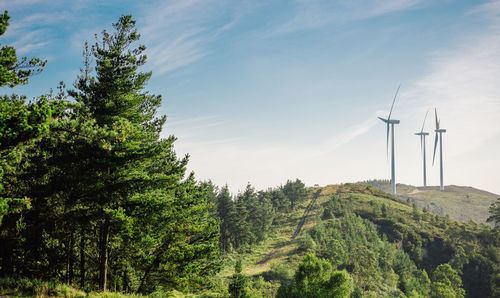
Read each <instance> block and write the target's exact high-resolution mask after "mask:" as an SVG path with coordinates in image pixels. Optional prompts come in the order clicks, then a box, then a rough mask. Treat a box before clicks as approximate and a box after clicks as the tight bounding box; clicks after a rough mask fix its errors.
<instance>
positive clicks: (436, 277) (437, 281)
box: [431, 264, 465, 298]
mask: <svg viewBox="0 0 500 298" xmlns="http://www.w3.org/2000/svg"><path fill="white" fill-rule="evenodd" d="M431 288H432V297H457V298H460V297H465V291H464V289H462V280H461V279H460V276H458V274H457V272H456V271H455V270H453V268H451V266H450V265H449V264H441V265H439V266H438V267H437V268H436V270H434V273H433V274H432V285H431Z"/></svg>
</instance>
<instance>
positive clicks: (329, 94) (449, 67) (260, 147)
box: [0, 0, 500, 193]
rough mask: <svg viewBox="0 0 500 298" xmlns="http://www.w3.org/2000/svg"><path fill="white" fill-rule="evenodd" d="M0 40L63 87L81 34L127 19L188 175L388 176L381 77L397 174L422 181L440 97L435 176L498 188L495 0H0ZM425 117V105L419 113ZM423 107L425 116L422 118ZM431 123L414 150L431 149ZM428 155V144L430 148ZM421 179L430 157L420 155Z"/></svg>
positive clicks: (499, 44)
mask: <svg viewBox="0 0 500 298" xmlns="http://www.w3.org/2000/svg"><path fill="white" fill-rule="evenodd" d="M0 7H1V8H2V9H7V10H9V13H10V15H11V22H10V23H11V26H9V28H8V30H7V32H6V34H5V35H4V36H2V38H1V39H0V42H1V43H2V44H11V45H14V46H15V47H16V48H17V49H18V53H19V54H21V55H26V56H37V57H41V58H45V59H47V60H48V65H47V68H46V69H45V71H44V72H43V73H41V74H39V75H37V76H35V77H33V78H32V80H31V81H30V84H29V85H27V86H22V87H16V88H14V89H8V88H2V90H0V93H12V92H16V93H21V94H26V95H27V96H28V97H29V98H32V97H35V96H37V95H39V94H42V93H46V92H47V91H48V90H49V89H50V88H55V87H56V86H57V83H58V82H59V81H61V80H64V81H65V82H66V84H67V85H68V86H71V84H72V83H73V81H74V80H75V78H76V76H77V75H78V73H79V68H80V67H81V65H82V62H81V61H82V57H81V52H82V49H83V48H82V46H83V43H84V41H85V40H89V41H90V42H92V41H93V40H94V38H93V35H94V34H95V33H99V32H101V31H102V30H103V29H110V27H111V23H113V22H115V21H116V20H117V19H118V17H119V16H120V15H121V14H127V13H131V14H132V15H133V16H134V18H135V19H136V20H137V26H138V30H139V32H140V33H141V35H142V38H141V42H142V43H144V44H145V45H146V46H147V47H148V52H147V54H148V58H149V59H148V63H147V65H146V66H145V67H144V71H147V70H152V71H153V77H152V79H151V80H150V82H149V84H148V87H147V89H148V90H149V91H151V92H152V93H156V94H161V95H162V96H163V105H162V107H161V113H163V114H167V116H168V120H167V124H166V126H165V128H164V135H165V136H167V135H170V134H174V135H175V136H177V137H178V140H177V142H176V145H175V148H176V151H177V152H178V153H179V155H183V154H186V153H189V154H190V156H191V157H190V164H189V169H190V170H193V171H195V173H196V176H197V177H198V178H199V179H202V180H204V179H212V180H213V181H214V182H215V183H216V184H218V185H223V184H226V183H227V184H228V185H229V186H230V188H231V190H233V191H235V192H236V191H238V190H241V189H243V188H244V187H245V186H246V184H247V183H248V182H250V183H252V184H253V185H255V186H257V187H258V188H266V187H269V186H276V185H279V184H281V183H283V182H285V181H286V179H288V178H300V179H302V180H303V181H304V182H306V184H308V185H312V184H315V183H318V184H320V185H326V184H333V183H341V182H351V181H359V180H365V179H371V178H387V179H388V178H389V177H390V165H389V164H388V163H387V160H386V152H385V150H386V148H385V126H384V124H383V123H382V122H381V121H379V120H378V119H377V118H376V116H386V115H387V113H388V110H389V108H390V104H391V100H392V97H393V95H394V92H395V90H396V88H397V86H398V85H399V84H402V87H401V91H400V95H399V97H398V101H397V102H396V106H395V108H394V112H393V117H395V118H397V119H400V120H401V124H400V125H399V126H397V127H396V180H397V182H402V183H408V184H412V185H420V184H421V183H422V178H421V176H422V173H421V172H422V169H421V167H422V166H421V156H420V141H419V139H418V137H417V136H415V135H413V133H414V132H416V131H418V130H419V129H420V127H421V125H422V120H423V118H424V115H425V112H426V111H427V109H428V108H434V107H437V108H438V113H439V116H440V118H441V125H442V127H444V128H446V129H448V132H447V133H446V134H445V135H444V143H443V146H444V164H445V184H457V185H470V186H474V187H479V188H483V189H486V190H489V191H492V192H496V193H500V182H499V179H498V177H499V176H498V172H499V169H500V155H499V154H498V152H500V117H499V115H500V84H499V83H498V81H499V79H500V1H453V0H442V1H436V0H392V1H391V0H365V1H361V0H350V1H348V0H338V1H333V0H332V1H315V0H297V1H273V0H271V1H229V0H227V1H225V0H213V1H211V0H183V1H97V0H95V1H92V0H88V1H83V0H81V1H60V0H52V1H42V0H38V1H37V0H16V1H10V0H0ZM430 120H432V119H430ZM433 127H434V123H433V121H428V122H427V123H426V130H427V131H432V129H433ZM432 137H433V136H432V135H431V138H429V139H428V147H427V151H428V152H432ZM430 157H431V156H429V155H428V160H430V159H431V158H430ZM428 166H429V167H428V182H429V183H430V184H432V185H437V184H438V183H439V168H438V167H437V163H436V166H434V167H430V163H429V164H428Z"/></svg>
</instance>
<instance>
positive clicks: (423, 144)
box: [415, 110, 429, 187]
mask: <svg viewBox="0 0 500 298" xmlns="http://www.w3.org/2000/svg"><path fill="white" fill-rule="evenodd" d="M428 114H429V110H427V113H425V117H424V123H422V129H421V130H420V132H417V133H415V135H417V136H420V150H421V151H422V157H423V159H424V187H425V186H427V174H426V163H425V137H426V136H428V135H429V133H428V132H424V126H425V120H426V119H427V115H428Z"/></svg>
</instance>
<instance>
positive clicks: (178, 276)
mask: <svg viewBox="0 0 500 298" xmlns="http://www.w3.org/2000/svg"><path fill="white" fill-rule="evenodd" d="M138 39H139V34H138V33H137V32H136V30H135V21H134V20H132V18H131V16H122V17H121V18H120V19H119V21H118V22H117V23H115V24H114V32H111V33H108V32H106V31H104V32H103V34H102V38H101V40H100V41H98V42H96V43H95V44H94V45H93V46H92V47H91V48H90V50H89V48H88V47H86V48H85V51H84V58H85V60H84V61H85V65H84V69H83V70H82V75H81V76H80V77H79V78H78V79H77V81H76V83H75V90H71V91H70V92H69V95H70V96H71V97H73V98H74V100H75V102H76V104H74V105H72V106H71V108H70V109H67V108H66V107H65V106H63V108H62V110H63V111H64V113H63V115H62V116H60V117H55V116H56V115H59V114H60V113H59V114H56V113H52V110H51V109H47V105H48V106H49V107H52V106H55V107H59V105H56V104H55V103H58V102H56V101H54V103H52V101H48V103H47V104H45V101H44V99H43V98H42V99H41V100H39V101H38V102H37V103H35V104H33V106H32V107H31V106H28V109H26V108H25V107H24V102H22V101H20V100H17V99H16V100H11V101H7V99H5V100H3V101H2V106H1V107H2V109H3V110H4V109H11V110H12V111H17V110H18V111H19V113H11V116H4V114H3V113H2V117H4V118H5V117H7V118H5V119H6V120H5V121H3V122H2V127H7V128H6V129H7V130H5V134H0V136H2V137H3V138H2V139H1V140H0V141H1V143H0V144H1V145H2V146H4V144H6V145H5V146H7V145H9V146H10V147H12V146H16V144H19V143H21V144H22V145H23V150H24V151H23V152H22V154H20V155H21V156H22V157H23V158H22V163H21V164H20V165H22V171H20V170H18V171H17V172H13V171H11V172H9V173H8V175H6V176H5V177H6V178H5V179H3V180H2V182H3V183H4V185H7V186H8V187H5V189H4V191H3V193H1V195H2V197H3V196H4V194H8V195H9V196H10V197H13V198H15V197H23V196H27V197H29V198H30V199H31V201H30V204H31V208H30V209H29V210H26V209H24V210H19V211H17V212H10V213H8V214H7V215H6V216H5V217H4V221H3V222H2V225H1V226H0V241H1V242H2V248H1V250H0V252H1V254H0V261H1V273H2V274H3V275H7V276H20V277H24V276H25V277H37V278H41V279H44V280H56V281H63V282H67V283H69V284H73V283H74V282H75V278H76V277H78V278H79V284H80V288H82V289H83V288H90V289H92V290H93V289H100V290H101V291H106V290H107V288H109V287H111V288H114V289H116V290H120V291H125V292H132V291H136V292H141V293H151V292H153V291H155V290H156V289H159V288H164V289H167V290H168V289H179V290H181V291H188V290H193V289H197V288H198V287H202V286H204V285H205V283H206V281H205V277H206V276H211V275H213V274H214V273H215V272H216V271H217V270H218V269H219V264H218V263H219V261H218V238H219V227H218V222H217V220H215V219H213V218H211V217H210V216H209V209H210V205H209V203H208V198H209V195H210V190H209V189H208V187H207V186H206V185H201V184H198V183H197V182H196V180H195V179H194V175H193V174H192V173H191V174H189V175H186V174H185V171H186V169H185V167H186V164H187V161H188V159H187V156H186V157H185V158H182V159H178V158H177V156H176V154H175V152H174V151H173V142H174V141H175V138H174V137H173V136H172V137H170V138H168V139H160V131H161V129H162V126H163V124H164V122H165V117H164V116H163V117H156V111H157V109H158V107H159V105H160V103H161V97H160V96H156V95H151V94H149V93H148V92H147V91H144V88H145V84H146V82H147V80H148V79H149V78H150V76H151V73H141V72H139V71H138V68H139V67H140V66H142V65H143V64H144V63H145V62H146V56H145V55H144V54H143V52H144V50H145V47H144V46H142V45H139V46H137V47H133V46H134V44H135V42H136V41H137V40H138ZM90 56H93V57H94V59H95V63H96V65H95V76H93V75H92V72H91V71H90V70H91V68H92V67H91V65H90V63H89V61H90ZM62 91H63V90H62ZM58 97H59V98H60V99H61V100H62V99H63V98H65V97H66V95H65V94H64V92H61V93H60V95H58ZM40 104H43V105H42V106H41V107H43V108H44V109H42V108H40V107H39V105H40ZM4 107H6V108H4ZM16 109H17V110H16ZM26 111H27V112H26ZM52 115H54V117H52ZM8 117H11V118H8ZM48 118H50V119H51V120H52V121H51V122H50V123H49V124H50V125H48V124H45V123H46V122H47V121H46V120H45V119H48ZM52 118H55V119H52ZM19 119H20V120H19ZM4 123H6V125H4ZM44 125H45V126H44ZM9 129H10V130H9ZM32 131H34V132H35V133H32ZM1 132H3V131H1ZM24 139H28V140H29V141H30V142H32V143H33V145H32V146H25V143H26V142H27V141H24ZM2 149H3V148H2ZM9 149H10V148H9ZM2 152H3V151H2ZM9 152H12V151H11V150H10V151H9ZM2 166H3V165H2ZM6 181H7V182H8V184H7V183H6ZM76 265H78V269H77V267H76Z"/></svg>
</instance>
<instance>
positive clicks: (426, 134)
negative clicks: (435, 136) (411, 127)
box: [415, 132, 429, 136]
mask: <svg viewBox="0 0 500 298" xmlns="http://www.w3.org/2000/svg"><path fill="white" fill-rule="evenodd" d="M415 135H417V136H428V135H429V133H428V132H417V133H415Z"/></svg>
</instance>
